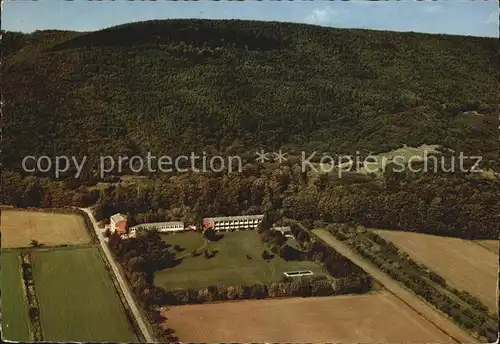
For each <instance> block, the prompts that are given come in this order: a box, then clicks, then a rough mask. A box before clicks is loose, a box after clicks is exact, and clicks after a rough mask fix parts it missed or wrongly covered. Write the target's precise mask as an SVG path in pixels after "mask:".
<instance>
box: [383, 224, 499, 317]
mask: <svg viewBox="0 0 500 344" xmlns="http://www.w3.org/2000/svg"><path fill="white" fill-rule="evenodd" d="M376 233H377V234H379V235H380V236H382V237H383V238H384V239H386V240H389V241H391V242H393V243H394V244H395V245H396V246H398V247H400V248H401V249H402V250H403V251H405V252H406V253H408V255H409V256H410V257H411V258H412V259H414V260H415V261H417V262H419V263H422V264H424V265H425V266H427V267H428V268H429V269H431V270H433V271H435V272H436V273H438V274H440V275H441V276H442V277H443V278H444V279H445V280H446V281H447V282H448V283H449V284H450V285H451V286H453V287H455V288H457V289H458V290H466V291H468V292H469V293H470V294H471V295H473V296H476V297H477V298H479V299H480V300H481V301H483V302H484V303H485V304H486V306H488V308H490V310H491V311H493V312H495V311H497V301H496V300H497V285H498V284H497V279H498V256H497V255H496V254H494V253H493V252H491V251H489V250H488V249H487V248H485V247H482V246H480V245H478V244H477V243H475V242H472V241H468V240H463V239H457V238H448V237H440V236H435V235H427V234H419V233H409V232H396V231H386V230H376ZM489 245H491V244H489Z"/></svg>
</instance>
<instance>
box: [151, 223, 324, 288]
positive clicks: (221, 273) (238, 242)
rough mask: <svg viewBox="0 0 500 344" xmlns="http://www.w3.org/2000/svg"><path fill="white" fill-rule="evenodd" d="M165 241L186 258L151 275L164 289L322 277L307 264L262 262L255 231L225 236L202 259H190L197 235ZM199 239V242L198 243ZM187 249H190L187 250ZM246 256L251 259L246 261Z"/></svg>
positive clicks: (316, 267)
mask: <svg viewBox="0 0 500 344" xmlns="http://www.w3.org/2000/svg"><path fill="white" fill-rule="evenodd" d="M169 238H170V236H169V237H165V238H164V240H165V241H166V242H168V243H169V244H176V243H177V244H179V245H180V246H181V247H183V246H184V247H185V248H186V251H185V252H181V253H180V254H178V255H181V256H184V255H186V257H184V258H183V260H182V262H181V263H180V264H179V265H177V266H175V267H173V268H170V269H165V270H162V271H159V272H157V273H156V274H155V284H156V285H158V286H161V287H163V288H166V289H176V288H181V289H184V288H203V287H206V286H209V285H215V284H226V285H240V284H251V283H259V282H260V283H272V282H275V281H278V280H280V279H281V277H282V276H283V272H285V271H292V270H311V271H313V272H314V273H317V274H322V273H323V271H322V268H321V267H320V266H319V265H318V264H316V263H314V262H309V261H303V262H299V261H292V262H286V261H284V260H283V259H281V258H280V257H278V256H275V257H274V258H273V259H272V260H271V261H269V262H266V261H265V260H264V259H262V257H261V255H262V251H264V249H266V247H265V246H264V244H262V243H261V241H260V238H259V235H258V234H257V233H256V232H255V231H239V232H230V233H226V235H225V236H224V238H222V239H221V240H219V241H218V242H212V243H210V244H209V245H208V248H209V249H210V250H215V249H217V250H219V252H218V253H217V254H216V256H215V257H213V258H211V259H207V258H205V257H204V256H203V255H200V256H198V257H192V256H191V255H190V254H189V253H190V252H191V250H192V248H195V247H199V246H200V242H201V243H202V242H203V241H202V240H203V238H202V234H200V233H178V234H175V235H172V237H171V239H170V240H169ZM200 239H201V241H200ZM188 247H189V248H191V249H188ZM246 255H249V256H251V257H252V259H251V260H249V259H247V257H246Z"/></svg>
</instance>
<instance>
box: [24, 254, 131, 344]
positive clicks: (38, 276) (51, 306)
mask: <svg viewBox="0 0 500 344" xmlns="http://www.w3.org/2000/svg"><path fill="white" fill-rule="evenodd" d="M32 265H33V276H34V281H35V288H36V293H37V296H38V301H39V303H40V317H41V322H42V329H43V336H44V340H46V341H61V342H62V341H78V342H85V341H92V342H104V341H115V342H125V341H135V340H136V337H135V335H134V332H133V330H132V327H131V325H130V324H129V322H128V321H127V318H126V316H125V311H124V309H123V306H122V304H121V302H120V299H119V297H118V295H117V293H116V291H115V289H114V286H113V283H112V281H111V279H110V276H109V275H108V272H107V271H106V268H105V266H104V263H103V261H102V260H101V257H100V255H99V252H98V251H97V249H95V248H80V249H56V250H48V251H35V252H33V253H32Z"/></svg>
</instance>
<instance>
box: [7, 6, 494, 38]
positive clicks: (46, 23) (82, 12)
mask: <svg viewBox="0 0 500 344" xmlns="http://www.w3.org/2000/svg"><path fill="white" fill-rule="evenodd" d="M2 2H3V5H2V18H1V27H2V29H3V30H8V31H22V32H33V31H35V30H46V29H61V30H75V31H94V30H99V29H103V28H106V27H110V26H114V25H119V24H124V23H130V22H135V21H143V20H151V19H172V18H206V19H247V20H263V21H281V22H294V23H306V24H313V25H321V26H328V27H338V28H362V29H374V30H390V31H414V32H426V33H442V34H452V35H467V36H487V37H498V35H499V32H498V30H499V28H498V26H499V19H498V16H499V8H498V1H497V0H486V1H484V0H476V1H473V0H440V1H414V0H401V1H393V0H391V1H375V2H372V1H364V0H352V1H339V0H337V1H320V0H316V1H265V0H264V1H237V2H236V1H195V2H194V1H189V2H187V1H166V0H164V1H162V0H158V1H139V0H136V1H127V0H115V1H106V0H103V1H89V0H74V1H63V0H38V1H32V0H6V1H2Z"/></svg>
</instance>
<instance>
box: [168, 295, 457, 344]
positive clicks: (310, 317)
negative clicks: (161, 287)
mask: <svg viewBox="0 0 500 344" xmlns="http://www.w3.org/2000/svg"><path fill="white" fill-rule="evenodd" d="M164 315H165V316H166V318H167V320H166V322H165V324H164V326H165V327H167V328H172V329H173V330H174V331H175V333H174V335H175V336H177V337H178V338H179V340H180V341H183V342H209V343H210V342H212V343H215V342H226V343H231V342H239V343H286V342H288V343H290V342H291V343H300V342H302V343H410V342H411V343H452V342H453V341H452V339H451V338H449V337H448V336H447V335H445V334H444V333H443V332H442V331H441V330H439V329H438V328H437V327H435V326H434V325H433V324H431V323H430V322H428V321H427V320H426V319H424V318H423V317H422V316H420V315H419V314H418V313H416V312H415V311H413V310H412V309H411V308H409V307H408V306H406V305H405V304H404V303H402V302H401V301H399V299H397V298H396V297H395V296H393V295H392V294H390V293H377V294H365V295H342V296H332V297H320V298H316V297H308V298H290V299H268V300H244V301H234V302H223V303H216V304H210V305H187V306H178V307H172V308H170V309H169V310H167V311H166V312H165V313H164Z"/></svg>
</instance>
